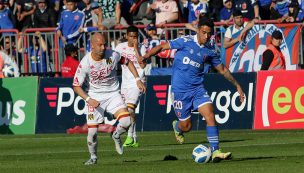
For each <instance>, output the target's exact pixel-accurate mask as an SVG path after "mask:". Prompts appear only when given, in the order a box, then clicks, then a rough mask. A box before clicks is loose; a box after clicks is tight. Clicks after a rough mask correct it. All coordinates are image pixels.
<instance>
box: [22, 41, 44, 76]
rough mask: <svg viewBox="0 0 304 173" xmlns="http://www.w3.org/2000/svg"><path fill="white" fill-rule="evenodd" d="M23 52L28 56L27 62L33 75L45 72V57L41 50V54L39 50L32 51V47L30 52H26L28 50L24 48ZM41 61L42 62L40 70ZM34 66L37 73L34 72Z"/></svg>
mask: <svg viewBox="0 0 304 173" xmlns="http://www.w3.org/2000/svg"><path fill="white" fill-rule="evenodd" d="M24 50H25V53H26V54H27V53H29V54H30V56H28V57H29V61H30V62H31V65H32V72H33V73H37V72H47V70H46V67H47V64H46V56H45V52H44V51H43V50H41V51H42V53H41V52H40V49H39V48H38V49H34V47H33V46H31V47H30V52H28V48H25V49H24ZM35 55H36V58H35ZM41 57H42V58H41ZM35 59H36V60H35ZM41 61H42V70H41ZM35 66H36V68H37V72H36V69H35Z"/></svg>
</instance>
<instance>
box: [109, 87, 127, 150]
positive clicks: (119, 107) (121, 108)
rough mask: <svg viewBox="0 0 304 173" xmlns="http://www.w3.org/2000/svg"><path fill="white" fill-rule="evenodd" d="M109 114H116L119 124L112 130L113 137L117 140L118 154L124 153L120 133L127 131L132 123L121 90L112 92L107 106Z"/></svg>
mask: <svg viewBox="0 0 304 173" xmlns="http://www.w3.org/2000/svg"><path fill="white" fill-rule="evenodd" d="M106 110H107V112H108V113H109V114H112V115H114V118H116V119H117V121H118V124H117V127H116V130H115V131H114V132H112V134H111V137H112V139H113V140H114V142H115V146H116V151H117V152H118V154H120V155H122V154H123V146H122V143H121V140H120V135H121V134H123V133H124V132H126V130H127V129H128V128H129V126H130V124H131V119H130V113H129V111H128V109H127V106H126V105H125V103H124V101H123V99H122V97H121V95H120V93H119V92H115V93H112V95H111V99H110V100H109V102H108V106H107V108H106Z"/></svg>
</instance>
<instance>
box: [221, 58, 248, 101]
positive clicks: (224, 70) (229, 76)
mask: <svg viewBox="0 0 304 173" xmlns="http://www.w3.org/2000/svg"><path fill="white" fill-rule="evenodd" d="M215 69H216V70H217V71H218V72H219V73H220V74H221V75H223V76H224V77H225V78H226V79H227V80H228V81H229V82H231V83H232V84H233V85H234V86H236V88H237V90H238V92H239V94H240V100H241V102H243V101H244V92H243V90H242V87H241V86H240V84H239V83H238V82H237V81H236V80H235V78H234V77H233V76H232V74H231V73H230V71H229V69H228V68H227V67H226V66H224V64H220V65H218V66H216V67H215Z"/></svg>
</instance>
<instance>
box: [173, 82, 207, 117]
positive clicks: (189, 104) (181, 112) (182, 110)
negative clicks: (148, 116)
mask: <svg viewBox="0 0 304 173" xmlns="http://www.w3.org/2000/svg"><path fill="white" fill-rule="evenodd" d="M171 94H172V102H173V107H174V110H175V114H176V116H177V118H178V119H179V120H180V121H186V120H187V119H189V118H190V117H191V111H192V110H193V111H194V110H197V109H198V108H199V107H201V106H203V105H205V104H207V103H211V104H212V101H211V99H210V96H209V95H208V93H207V91H206V90H205V89H204V88H203V87H199V88H198V89H196V90H193V91H190V92H171Z"/></svg>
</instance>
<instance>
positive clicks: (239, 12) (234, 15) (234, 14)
mask: <svg viewBox="0 0 304 173" xmlns="http://www.w3.org/2000/svg"><path fill="white" fill-rule="evenodd" d="M232 15H233V17H236V16H243V13H242V12H241V11H240V10H233V12H232Z"/></svg>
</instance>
